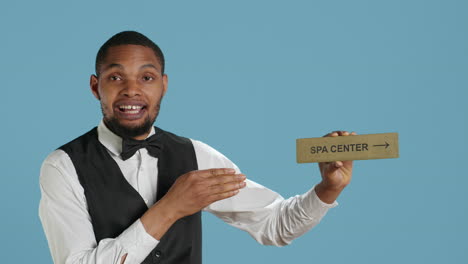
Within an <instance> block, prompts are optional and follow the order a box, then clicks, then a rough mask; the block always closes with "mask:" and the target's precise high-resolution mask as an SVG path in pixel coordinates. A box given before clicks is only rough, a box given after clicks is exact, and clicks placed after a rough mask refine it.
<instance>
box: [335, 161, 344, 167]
mask: <svg viewBox="0 0 468 264" xmlns="http://www.w3.org/2000/svg"><path fill="white" fill-rule="evenodd" d="M333 166H334V167H335V168H341V167H343V162H341V161H335V162H333Z"/></svg>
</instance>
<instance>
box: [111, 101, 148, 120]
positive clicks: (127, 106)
mask: <svg viewBox="0 0 468 264" xmlns="http://www.w3.org/2000/svg"><path fill="white" fill-rule="evenodd" d="M115 113H116V115H117V116H118V117H120V118H121V119H125V120H129V121H131V120H138V119H140V118H142V117H143V116H144V114H145V113H146V105H144V104H141V103H131V102H127V103H122V104H119V105H117V106H116V112H115Z"/></svg>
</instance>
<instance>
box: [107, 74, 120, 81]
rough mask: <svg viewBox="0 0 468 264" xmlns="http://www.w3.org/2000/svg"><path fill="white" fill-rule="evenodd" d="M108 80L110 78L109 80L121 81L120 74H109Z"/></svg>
mask: <svg viewBox="0 0 468 264" xmlns="http://www.w3.org/2000/svg"><path fill="white" fill-rule="evenodd" d="M109 80H111V81H121V80H122V78H121V77H120V76H118V75H111V76H109Z"/></svg>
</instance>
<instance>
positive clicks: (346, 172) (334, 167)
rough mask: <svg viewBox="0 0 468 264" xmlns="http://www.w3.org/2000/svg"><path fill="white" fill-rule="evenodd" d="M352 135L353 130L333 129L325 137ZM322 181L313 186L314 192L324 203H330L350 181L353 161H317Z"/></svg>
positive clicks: (353, 133)
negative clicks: (333, 130)
mask: <svg viewBox="0 0 468 264" xmlns="http://www.w3.org/2000/svg"><path fill="white" fill-rule="evenodd" d="M350 135H351V136H354V135H356V133H355V132H352V133H349V132H347V131H335V132H332V133H329V134H327V135H325V137H338V136H350ZM319 169H320V173H321V174H322V182H320V183H319V184H317V186H315V193H316V194H317V196H318V197H319V198H320V200H322V201H323V202H325V203H328V204H331V203H333V202H334V201H335V200H336V198H338V196H339V195H340V193H341V191H342V190H343V189H344V188H345V187H346V186H347V185H348V184H349V183H350V181H351V177H352V174H353V161H335V162H321V163H319Z"/></svg>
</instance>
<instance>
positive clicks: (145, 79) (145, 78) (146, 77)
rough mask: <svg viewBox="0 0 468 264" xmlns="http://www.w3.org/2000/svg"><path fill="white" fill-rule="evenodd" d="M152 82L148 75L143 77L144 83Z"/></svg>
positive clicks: (151, 77)
mask: <svg viewBox="0 0 468 264" xmlns="http://www.w3.org/2000/svg"><path fill="white" fill-rule="evenodd" d="M152 80H154V78H153V76H149V75H146V76H143V81H145V82H149V81H152Z"/></svg>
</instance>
